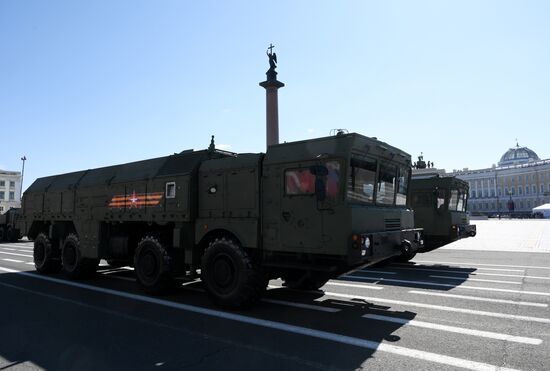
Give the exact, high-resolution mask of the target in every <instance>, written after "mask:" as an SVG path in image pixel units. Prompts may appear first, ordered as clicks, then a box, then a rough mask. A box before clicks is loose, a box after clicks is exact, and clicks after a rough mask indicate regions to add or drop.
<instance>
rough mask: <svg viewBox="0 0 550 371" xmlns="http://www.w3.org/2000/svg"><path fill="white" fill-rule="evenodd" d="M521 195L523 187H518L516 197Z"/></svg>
mask: <svg viewBox="0 0 550 371" xmlns="http://www.w3.org/2000/svg"><path fill="white" fill-rule="evenodd" d="M522 194H523V187H522V186H520V185H518V195H520V196H521V195H522Z"/></svg>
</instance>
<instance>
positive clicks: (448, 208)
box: [399, 156, 477, 261]
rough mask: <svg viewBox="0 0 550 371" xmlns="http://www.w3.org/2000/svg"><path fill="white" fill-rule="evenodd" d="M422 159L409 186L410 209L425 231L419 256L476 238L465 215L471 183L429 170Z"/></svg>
mask: <svg viewBox="0 0 550 371" xmlns="http://www.w3.org/2000/svg"><path fill="white" fill-rule="evenodd" d="M423 165H425V163H424V161H423V160H422V156H420V157H419V161H418V162H417V163H416V169H413V175H412V177H411V182H410V186H409V190H410V196H409V200H410V203H409V205H410V207H411V208H412V209H413V210H414V221H415V226H416V227H418V228H423V230H424V233H423V235H424V246H423V247H422V248H421V249H419V251H418V252H427V251H431V250H434V249H436V248H438V247H441V246H444V245H446V244H449V243H451V242H453V241H456V240H458V239H461V238H465V237H474V236H475V235H476V232H477V231H476V226H475V225H472V224H470V217H469V215H468V214H467V213H466V206H467V203H468V194H469V187H468V183H467V182H465V181H463V180H461V179H458V178H456V177H454V176H449V175H445V172H444V171H443V170H438V169H434V168H426V167H425V166H423ZM413 257H414V254H404V255H402V256H401V257H400V258H399V260H401V261H408V260H410V259H412V258H413Z"/></svg>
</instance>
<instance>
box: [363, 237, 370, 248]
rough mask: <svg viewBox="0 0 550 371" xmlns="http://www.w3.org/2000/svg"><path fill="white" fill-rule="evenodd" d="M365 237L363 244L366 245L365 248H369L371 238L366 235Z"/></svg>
mask: <svg viewBox="0 0 550 371" xmlns="http://www.w3.org/2000/svg"><path fill="white" fill-rule="evenodd" d="M364 239H365V241H364V242H363V246H365V249H368V248H369V247H370V238H368V237H367V236H365V237H364Z"/></svg>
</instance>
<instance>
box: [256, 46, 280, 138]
mask: <svg viewBox="0 0 550 371" xmlns="http://www.w3.org/2000/svg"><path fill="white" fill-rule="evenodd" d="M273 47H274V46H273V45H271V44H270V45H269V48H267V49H268V51H266V54H267V57H268V58H269V70H267V72H266V73H265V74H266V75H267V80H266V81H263V82H261V83H260V86H261V87H263V88H265V98H266V101H265V103H266V110H265V113H266V149H267V147H269V146H272V145H274V144H279V98H278V92H277V91H278V90H279V88H282V87H283V86H285V84H283V83H282V82H280V81H278V80H277V71H275V68H277V64H276V63H277V54H275V53H273Z"/></svg>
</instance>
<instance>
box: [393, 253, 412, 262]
mask: <svg viewBox="0 0 550 371" xmlns="http://www.w3.org/2000/svg"><path fill="white" fill-rule="evenodd" d="M415 256H416V252H407V253H405V252H404V253H402V254H401V255H399V256H396V257H395V261H397V262H400V263H406V262H408V261H409V260H412V258H414V257H415Z"/></svg>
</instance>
